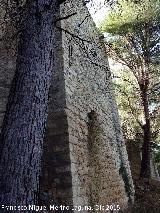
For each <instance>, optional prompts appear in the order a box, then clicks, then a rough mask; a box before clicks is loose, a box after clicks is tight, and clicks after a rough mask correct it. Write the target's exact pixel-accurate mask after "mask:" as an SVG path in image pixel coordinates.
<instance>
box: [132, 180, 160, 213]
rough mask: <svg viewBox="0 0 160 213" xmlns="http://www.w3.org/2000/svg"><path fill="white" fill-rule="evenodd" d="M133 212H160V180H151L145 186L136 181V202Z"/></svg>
mask: <svg viewBox="0 0 160 213" xmlns="http://www.w3.org/2000/svg"><path fill="white" fill-rule="evenodd" d="M132 212H133V213H160V181H156V180H150V184H149V186H147V188H146V187H144V186H143V185H142V184H141V183H139V181H135V204H134V207H133V210H132Z"/></svg>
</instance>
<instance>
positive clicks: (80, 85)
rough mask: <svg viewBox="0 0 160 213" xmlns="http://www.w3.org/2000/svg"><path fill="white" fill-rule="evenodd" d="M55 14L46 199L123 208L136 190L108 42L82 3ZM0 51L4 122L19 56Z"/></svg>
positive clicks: (73, 3)
mask: <svg viewBox="0 0 160 213" xmlns="http://www.w3.org/2000/svg"><path fill="white" fill-rule="evenodd" d="M57 13H58V14H57V15H58V16H59V17H61V18H60V19H58V20H57V22H56V23H55V35H56V38H57V39H56V40H57V42H56V44H55V47H54V48H55V55H54V60H55V70H56V71H55V72H54V73H53V77H52V85H51V88H50V95H49V111H48V122H47V130H46V136H45V139H44V152H43V160H42V174H41V178H40V183H41V184H40V202H41V203H42V204H44V205H53V204H58V205H61V204H63V205H66V206H68V205H70V206H73V207H75V206H81V207H84V206H87V205H91V206H92V205H93V206H94V205H104V206H106V205H113V204H114V205H119V206H120V208H121V209H125V208H126V207H127V206H128V203H129V202H133V196H134V187H133V182H132V177H131V172H130V166H129V162H128V156H127V152H126V147H125V143H124V140H123V136H122V131H121V127H120V122H119V117H118V111H117V106H116V103H115V98H114V91H113V88H112V82H111V79H110V70H109V66H108V60H107V57H106V53H105V50H104V47H103V44H102V43H101V40H100V36H99V34H98V32H97V29H96V26H95V23H94V22H93V20H92V18H91V16H90V14H89V12H88V9H87V7H86V6H85V5H84V4H83V3H82V1H81V0H78V1H75V0H73V1H66V2H65V3H63V4H61V5H60V8H59V11H58V12H57ZM66 16H68V18H63V17H66ZM0 54H1V59H0V60H1V66H0V125H2V121H3V116H4V113H5V109H6V103H7V97H8V93H9V89H10V84H11V81H12V78H13V75H14V71H15V67H16V63H15V61H16V59H15V56H14V55H13V54H11V51H8V50H6V48H5V45H4V41H3V40H2V45H1V53H0ZM73 212H77V210H76V209H75V210H74V211H73ZM80 212H87V210H81V211H80ZM92 212H94V211H92ZM96 212H98V211H96Z"/></svg>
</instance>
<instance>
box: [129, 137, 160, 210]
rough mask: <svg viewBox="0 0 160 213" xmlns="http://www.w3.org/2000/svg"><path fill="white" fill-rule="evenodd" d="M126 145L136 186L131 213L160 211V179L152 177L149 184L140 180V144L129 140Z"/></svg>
mask: <svg viewBox="0 0 160 213" xmlns="http://www.w3.org/2000/svg"><path fill="white" fill-rule="evenodd" d="M126 145H127V152H128V158H129V162H130V167H131V173H132V178H133V182H134V186H135V203H134V207H132V210H131V213H160V181H156V180H153V179H151V180H150V183H149V185H148V186H146V185H144V184H142V182H140V181H139V172H140V164H141V157H140V149H139V144H138V143H136V141H132V140H128V141H127V142H126ZM127 213H130V211H128V212H127Z"/></svg>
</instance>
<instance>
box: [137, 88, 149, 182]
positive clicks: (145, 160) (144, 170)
mask: <svg viewBox="0 0 160 213" xmlns="http://www.w3.org/2000/svg"><path fill="white" fill-rule="evenodd" d="M141 91H142V103H143V107H144V116H145V125H144V126H143V146H142V160H141V171H140V178H147V179H149V178H150V175H151V171H150V152H151V147H150V146H151V145H150V144H151V128H150V116H149V103H148V95H147V87H143V89H142V90H141Z"/></svg>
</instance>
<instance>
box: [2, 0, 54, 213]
mask: <svg viewBox="0 0 160 213" xmlns="http://www.w3.org/2000/svg"><path fill="white" fill-rule="evenodd" d="M50 2H51V1H50V0H35V1H34V0H28V1H27V5H26V13H25V21H24V26H23V27H24V29H23V31H22V34H21V38H20V42H19V47H18V58H17V68H16V73H15V76H14V80H13V83H12V87H11V91H10V95H9V101H8V105H7V109H6V115H5V119H4V123H3V127H2V136H1V150H0V154H1V158H0V204H1V205H2V204H4V205H28V204H35V202H36V196H37V192H38V185H39V174H40V163H41V155H42V144H43V136H44V129H45V124H46V117H47V103H48V91H49V86H50V79H51V72H52V69H53V57H52V56H53V42H54V35H53V21H54V14H53V11H55V7H53V8H54V10H51V7H50ZM54 2H55V1H52V6H55V3H54ZM30 212H31V211H30Z"/></svg>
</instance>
